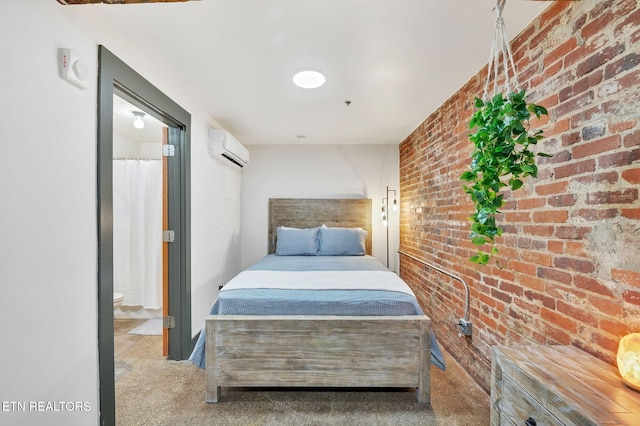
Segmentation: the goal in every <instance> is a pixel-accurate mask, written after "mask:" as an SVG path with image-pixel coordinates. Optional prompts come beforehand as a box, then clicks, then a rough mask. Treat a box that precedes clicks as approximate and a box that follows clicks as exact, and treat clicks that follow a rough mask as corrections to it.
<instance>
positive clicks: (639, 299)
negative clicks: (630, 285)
mask: <svg viewBox="0 0 640 426" xmlns="http://www.w3.org/2000/svg"><path fill="white" fill-rule="evenodd" d="M622 298H623V299H624V301H625V302H627V303H629V304H631V305H637V306H640V291H631V290H628V291H624V292H623V293H622Z"/></svg>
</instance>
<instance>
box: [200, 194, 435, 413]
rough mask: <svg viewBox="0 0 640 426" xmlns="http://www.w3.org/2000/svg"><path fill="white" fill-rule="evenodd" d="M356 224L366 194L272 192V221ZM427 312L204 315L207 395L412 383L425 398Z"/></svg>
mask: <svg viewBox="0 0 640 426" xmlns="http://www.w3.org/2000/svg"><path fill="white" fill-rule="evenodd" d="M322 224H326V225H327V226H344V227H361V228H363V229H365V230H367V231H368V239H367V243H366V247H367V253H368V254H370V253H371V200H370V199H321V200H320V199H270V200H269V252H270V253H273V252H275V234H276V232H275V229H276V228H277V227H278V226H280V225H282V226H290V227H297V228H308V227H314V226H320V225H322ZM430 328H431V320H430V319H429V318H428V317H426V316H424V315H410V316H316V315H282V316H279V315H219V316H216V315H212V316H208V317H207V320H206V344H205V351H206V380H207V396H206V400H207V402H217V401H218V398H219V392H220V387H274V386H284V387H401V388H404V387H415V388H417V390H416V396H417V399H418V402H420V403H424V404H430V402H431V376H430V367H431V362H430V361H431V340H430V335H429V332H430Z"/></svg>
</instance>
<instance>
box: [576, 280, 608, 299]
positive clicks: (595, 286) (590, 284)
mask: <svg viewBox="0 0 640 426" xmlns="http://www.w3.org/2000/svg"><path fill="white" fill-rule="evenodd" d="M573 282H574V284H575V286H576V287H578V288H581V289H583V290H587V291H590V292H592V293H596V294H600V295H603V296H608V297H613V293H612V292H611V290H610V289H609V287H607V286H606V285H604V284H602V283H601V282H600V281H598V280H596V279H595V278H592V277H590V276H583V275H576V276H575V277H574V280H573Z"/></svg>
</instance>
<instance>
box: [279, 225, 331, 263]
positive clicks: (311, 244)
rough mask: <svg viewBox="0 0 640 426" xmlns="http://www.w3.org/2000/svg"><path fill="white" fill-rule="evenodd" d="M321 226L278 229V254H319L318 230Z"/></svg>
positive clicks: (282, 227)
mask: <svg viewBox="0 0 640 426" xmlns="http://www.w3.org/2000/svg"><path fill="white" fill-rule="evenodd" d="M319 230H320V228H309V229H299V228H286V227H284V226H279V227H278V228H277V229H276V254H277V255H278V256H315V255H316V254H318V231H319Z"/></svg>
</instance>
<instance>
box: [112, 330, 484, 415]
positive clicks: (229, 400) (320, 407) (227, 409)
mask: <svg viewBox="0 0 640 426" xmlns="http://www.w3.org/2000/svg"><path fill="white" fill-rule="evenodd" d="M142 322H144V320H116V324H115V340H114V344H115V362H116V419H117V421H116V422H117V425H122V426H132V425H145V426H147V425H167V426H168V425H178V424H180V425H189V426H198V425H242V426H244V425H349V426H357V425H367V426H369V425H434V426H435V425H439V426H471V425H473V426H477V425H488V424H489V395H488V394H487V393H486V392H485V391H484V390H482V388H480V386H479V385H478V384H477V383H476V382H474V381H473V379H471V377H470V376H469V375H468V374H467V373H466V372H465V371H464V370H463V369H462V368H461V367H460V365H459V364H458V363H457V362H456V361H455V360H454V359H453V358H451V356H449V354H448V353H446V352H444V355H445V360H446V362H447V371H441V370H439V369H437V368H435V367H432V368H431V379H432V398H431V399H432V404H431V406H426V407H425V406H421V405H419V404H418V403H417V402H416V399H415V396H414V392H413V390H412V389H399V390H397V389H382V390H378V389H376V390H371V389H364V390H351V389H307V388H302V389H262V388H250V389H247V388H245V389H228V388H223V389H222V393H221V400H220V402H219V403H217V404H207V403H206V402H205V401H204V397H205V374H204V371H203V370H201V369H199V368H197V367H195V366H194V365H192V364H191V363H190V362H189V361H168V360H166V359H165V358H164V357H162V339H161V338H160V337H159V336H139V335H129V334H127V332H128V331H129V330H131V329H132V328H134V327H136V326H137V325H139V324H141V323H142Z"/></svg>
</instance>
